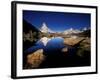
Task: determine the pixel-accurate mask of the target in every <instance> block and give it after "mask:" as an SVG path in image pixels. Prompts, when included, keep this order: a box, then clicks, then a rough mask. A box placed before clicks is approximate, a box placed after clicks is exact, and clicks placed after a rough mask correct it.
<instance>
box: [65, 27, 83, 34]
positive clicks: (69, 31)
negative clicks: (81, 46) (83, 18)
mask: <svg viewBox="0 0 100 80" xmlns="http://www.w3.org/2000/svg"><path fill="white" fill-rule="evenodd" d="M81 32H82V31H80V30H78V29H73V28H70V29H67V30H65V31H64V32H63V34H75V33H81Z"/></svg>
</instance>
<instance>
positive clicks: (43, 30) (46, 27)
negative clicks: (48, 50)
mask: <svg viewBox="0 0 100 80" xmlns="http://www.w3.org/2000/svg"><path fill="white" fill-rule="evenodd" d="M40 31H41V32H43V33H49V32H50V33H54V31H52V30H51V29H49V28H48V26H47V25H46V23H45V22H43V24H42V26H41V28H40Z"/></svg>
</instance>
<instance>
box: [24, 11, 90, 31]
mask: <svg viewBox="0 0 100 80" xmlns="http://www.w3.org/2000/svg"><path fill="white" fill-rule="evenodd" d="M23 18H24V19H25V20H26V21H28V22H29V23H31V24H32V25H34V26H36V27H37V28H40V27H41V26H42V23H43V22H45V23H46V24H47V26H48V27H49V28H50V29H51V30H53V31H56V32H62V31H64V30H66V29H69V28H74V29H81V28H84V27H87V28H90V27H91V26H90V24H91V23H90V21H91V15H90V14H85V13H84V14H83V13H67V12H66V13H63V12H44V11H28V10H24V11H23Z"/></svg>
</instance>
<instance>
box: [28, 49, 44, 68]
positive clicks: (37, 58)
mask: <svg viewBox="0 0 100 80" xmlns="http://www.w3.org/2000/svg"><path fill="white" fill-rule="evenodd" d="M44 60H45V56H44V55H43V49H39V50H37V51H35V52H33V53H31V54H29V55H28V56H27V64H28V68H38V67H39V65H40V64H41V63H42V62H43V61H44Z"/></svg>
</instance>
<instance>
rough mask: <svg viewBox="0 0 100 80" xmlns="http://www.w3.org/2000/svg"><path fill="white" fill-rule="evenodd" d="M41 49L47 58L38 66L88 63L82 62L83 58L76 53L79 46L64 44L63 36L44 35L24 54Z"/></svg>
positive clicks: (52, 66)
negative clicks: (50, 36) (51, 36)
mask: <svg viewBox="0 0 100 80" xmlns="http://www.w3.org/2000/svg"><path fill="white" fill-rule="evenodd" d="M39 49H43V54H44V55H45V56H46V59H45V60H44V61H43V63H42V64H41V65H40V66H39V67H38V68H56V67H74V66H86V65H87V63H86V62H82V61H83V59H81V58H80V57H79V56H77V55H76V53H77V48H75V47H72V46H68V45H64V39H63V38H61V37H55V38H47V37H43V38H41V39H40V40H39V41H37V42H36V43H35V45H33V46H32V47H30V48H28V49H27V50H26V51H24V54H26V55H28V54H30V53H32V52H35V51H37V50H39ZM63 50H64V51H63ZM84 63H85V64H84Z"/></svg>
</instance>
